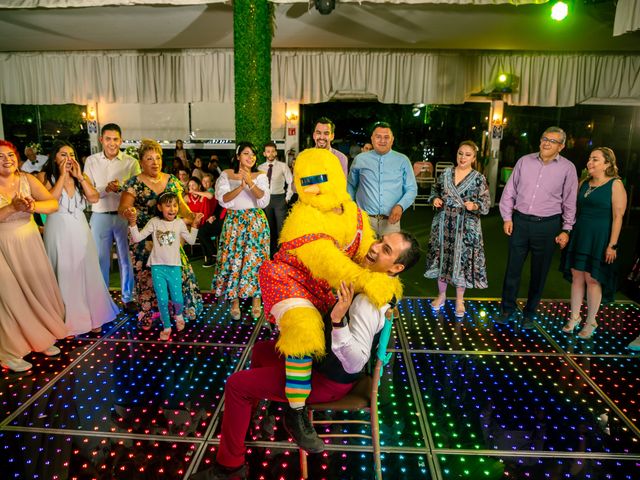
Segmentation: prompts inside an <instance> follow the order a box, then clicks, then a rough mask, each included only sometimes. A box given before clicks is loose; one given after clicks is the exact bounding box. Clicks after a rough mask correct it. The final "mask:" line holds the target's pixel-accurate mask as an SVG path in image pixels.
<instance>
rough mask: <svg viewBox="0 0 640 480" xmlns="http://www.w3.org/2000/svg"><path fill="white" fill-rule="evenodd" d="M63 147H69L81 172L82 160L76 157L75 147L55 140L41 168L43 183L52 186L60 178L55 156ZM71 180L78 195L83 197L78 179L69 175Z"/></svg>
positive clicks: (63, 141)
mask: <svg viewBox="0 0 640 480" xmlns="http://www.w3.org/2000/svg"><path fill="white" fill-rule="evenodd" d="M63 147H69V148H71V150H73V156H74V157H75V159H76V162H78V164H79V165H80V171H83V169H84V165H83V164H82V160H81V159H80V158H79V157H78V154H77V153H76V149H75V147H74V146H73V145H72V144H71V143H69V142H67V141H66V140H55V141H54V142H53V147H52V148H51V152H50V153H49V158H48V160H47V163H45V164H44V167H42V171H43V172H44V180H45V183H46V182H49V183H50V184H51V185H52V186H53V184H54V183H55V182H56V180H57V179H58V178H60V167H58V163H57V162H56V155H58V152H59V151H60V150H62V148H63ZM71 178H73V183H74V185H75V187H76V190H78V191H79V192H80V194H81V195H82V196H83V197H84V196H85V195H84V190H82V185H81V184H80V182H79V181H78V179H77V178H76V177H74V176H73V175H71Z"/></svg>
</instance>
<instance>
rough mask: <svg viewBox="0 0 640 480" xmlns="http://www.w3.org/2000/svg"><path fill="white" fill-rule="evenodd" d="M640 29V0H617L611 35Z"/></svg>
mask: <svg viewBox="0 0 640 480" xmlns="http://www.w3.org/2000/svg"><path fill="white" fill-rule="evenodd" d="M635 30H640V0H618V4H617V5H616V18H615V21H614V23H613V35H614V36H618V35H623V34H625V33H628V32H633V31H635Z"/></svg>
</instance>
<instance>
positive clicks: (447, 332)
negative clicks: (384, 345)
mask: <svg viewBox="0 0 640 480" xmlns="http://www.w3.org/2000/svg"><path fill="white" fill-rule="evenodd" d="M454 303H455V302H453V301H452V300H447V303H446V304H445V308H444V309H443V310H440V311H438V312H435V311H433V310H432V309H431V301H430V300H427V299H424V298H410V299H404V300H402V301H401V302H400V304H399V308H400V319H401V321H402V326H403V328H404V331H405V332H406V335H407V340H408V342H409V348H410V349H412V350H454V351H471V352H475V351H491V352H523V353H533V352H536V353H537V352H545V353H555V352H556V349H554V347H553V345H552V344H551V343H550V342H548V341H547V340H546V339H545V338H544V336H543V335H542V334H541V333H540V332H539V331H538V330H536V329H533V330H524V329H522V328H521V323H520V322H511V323H509V324H507V325H499V324H496V323H495V322H494V320H495V319H496V318H498V317H499V315H500V302H498V301H481V300H469V301H466V302H465V304H466V309H467V312H466V313H465V316H464V317H463V318H456V317H455V315H454V312H453V310H452V308H455V306H454Z"/></svg>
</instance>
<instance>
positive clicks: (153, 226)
mask: <svg viewBox="0 0 640 480" xmlns="http://www.w3.org/2000/svg"><path fill="white" fill-rule="evenodd" d="M158 212H159V216H158V217H154V218H152V219H151V220H149V222H148V223H147V224H146V225H145V226H144V227H143V229H142V231H139V230H138V227H137V226H136V217H137V212H136V209H135V207H130V208H129V209H128V211H127V212H125V215H126V217H127V219H128V220H129V231H130V233H131V241H132V242H134V243H138V242H139V241H141V240H144V239H145V238H147V237H148V236H149V235H150V234H151V239H152V240H153V249H152V250H151V255H149V266H150V267H151V278H152V279H153V289H154V290H155V292H156V297H158V310H160V318H162V323H163V325H164V330H162V332H160V340H162V341H167V340H169V337H170V336H171V318H170V316H169V298H171V302H172V303H173V306H174V310H175V312H176V316H175V319H176V330H178V331H181V330H183V329H184V317H183V316H182V305H183V302H184V300H183V297H182V271H181V264H180V237H182V238H184V239H185V241H186V242H187V243H189V244H190V245H193V244H194V243H195V241H196V237H197V236H198V228H197V226H198V225H199V223H200V220H202V217H203V215H202V213H197V214H196V215H195V219H194V221H193V227H192V228H191V231H189V230H188V229H187V226H186V225H185V223H184V221H183V220H182V219H181V218H177V216H178V195H176V194H175V193H173V192H165V193H162V194H161V195H160V196H159V197H158Z"/></svg>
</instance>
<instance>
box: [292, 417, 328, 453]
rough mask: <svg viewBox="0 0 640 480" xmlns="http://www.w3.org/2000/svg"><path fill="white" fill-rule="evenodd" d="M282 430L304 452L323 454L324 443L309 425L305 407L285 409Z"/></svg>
mask: <svg viewBox="0 0 640 480" xmlns="http://www.w3.org/2000/svg"><path fill="white" fill-rule="evenodd" d="M284 428H285V430H286V431H287V433H288V434H289V435H291V437H292V438H293V440H294V441H295V442H296V443H297V444H298V446H299V447H300V448H301V449H303V450H304V451H305V452H309V453H320V452H324V442H323V441H322V439H321V438H320V437H319V436H318V432H316V430H315V428H313V425H312V424H311V420H310V419H309V413H308V412H307V407H304V408H301V409H298V410H294V409H293V408H291V407H287V409H286V410H285V413H284Z"/></svg>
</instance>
